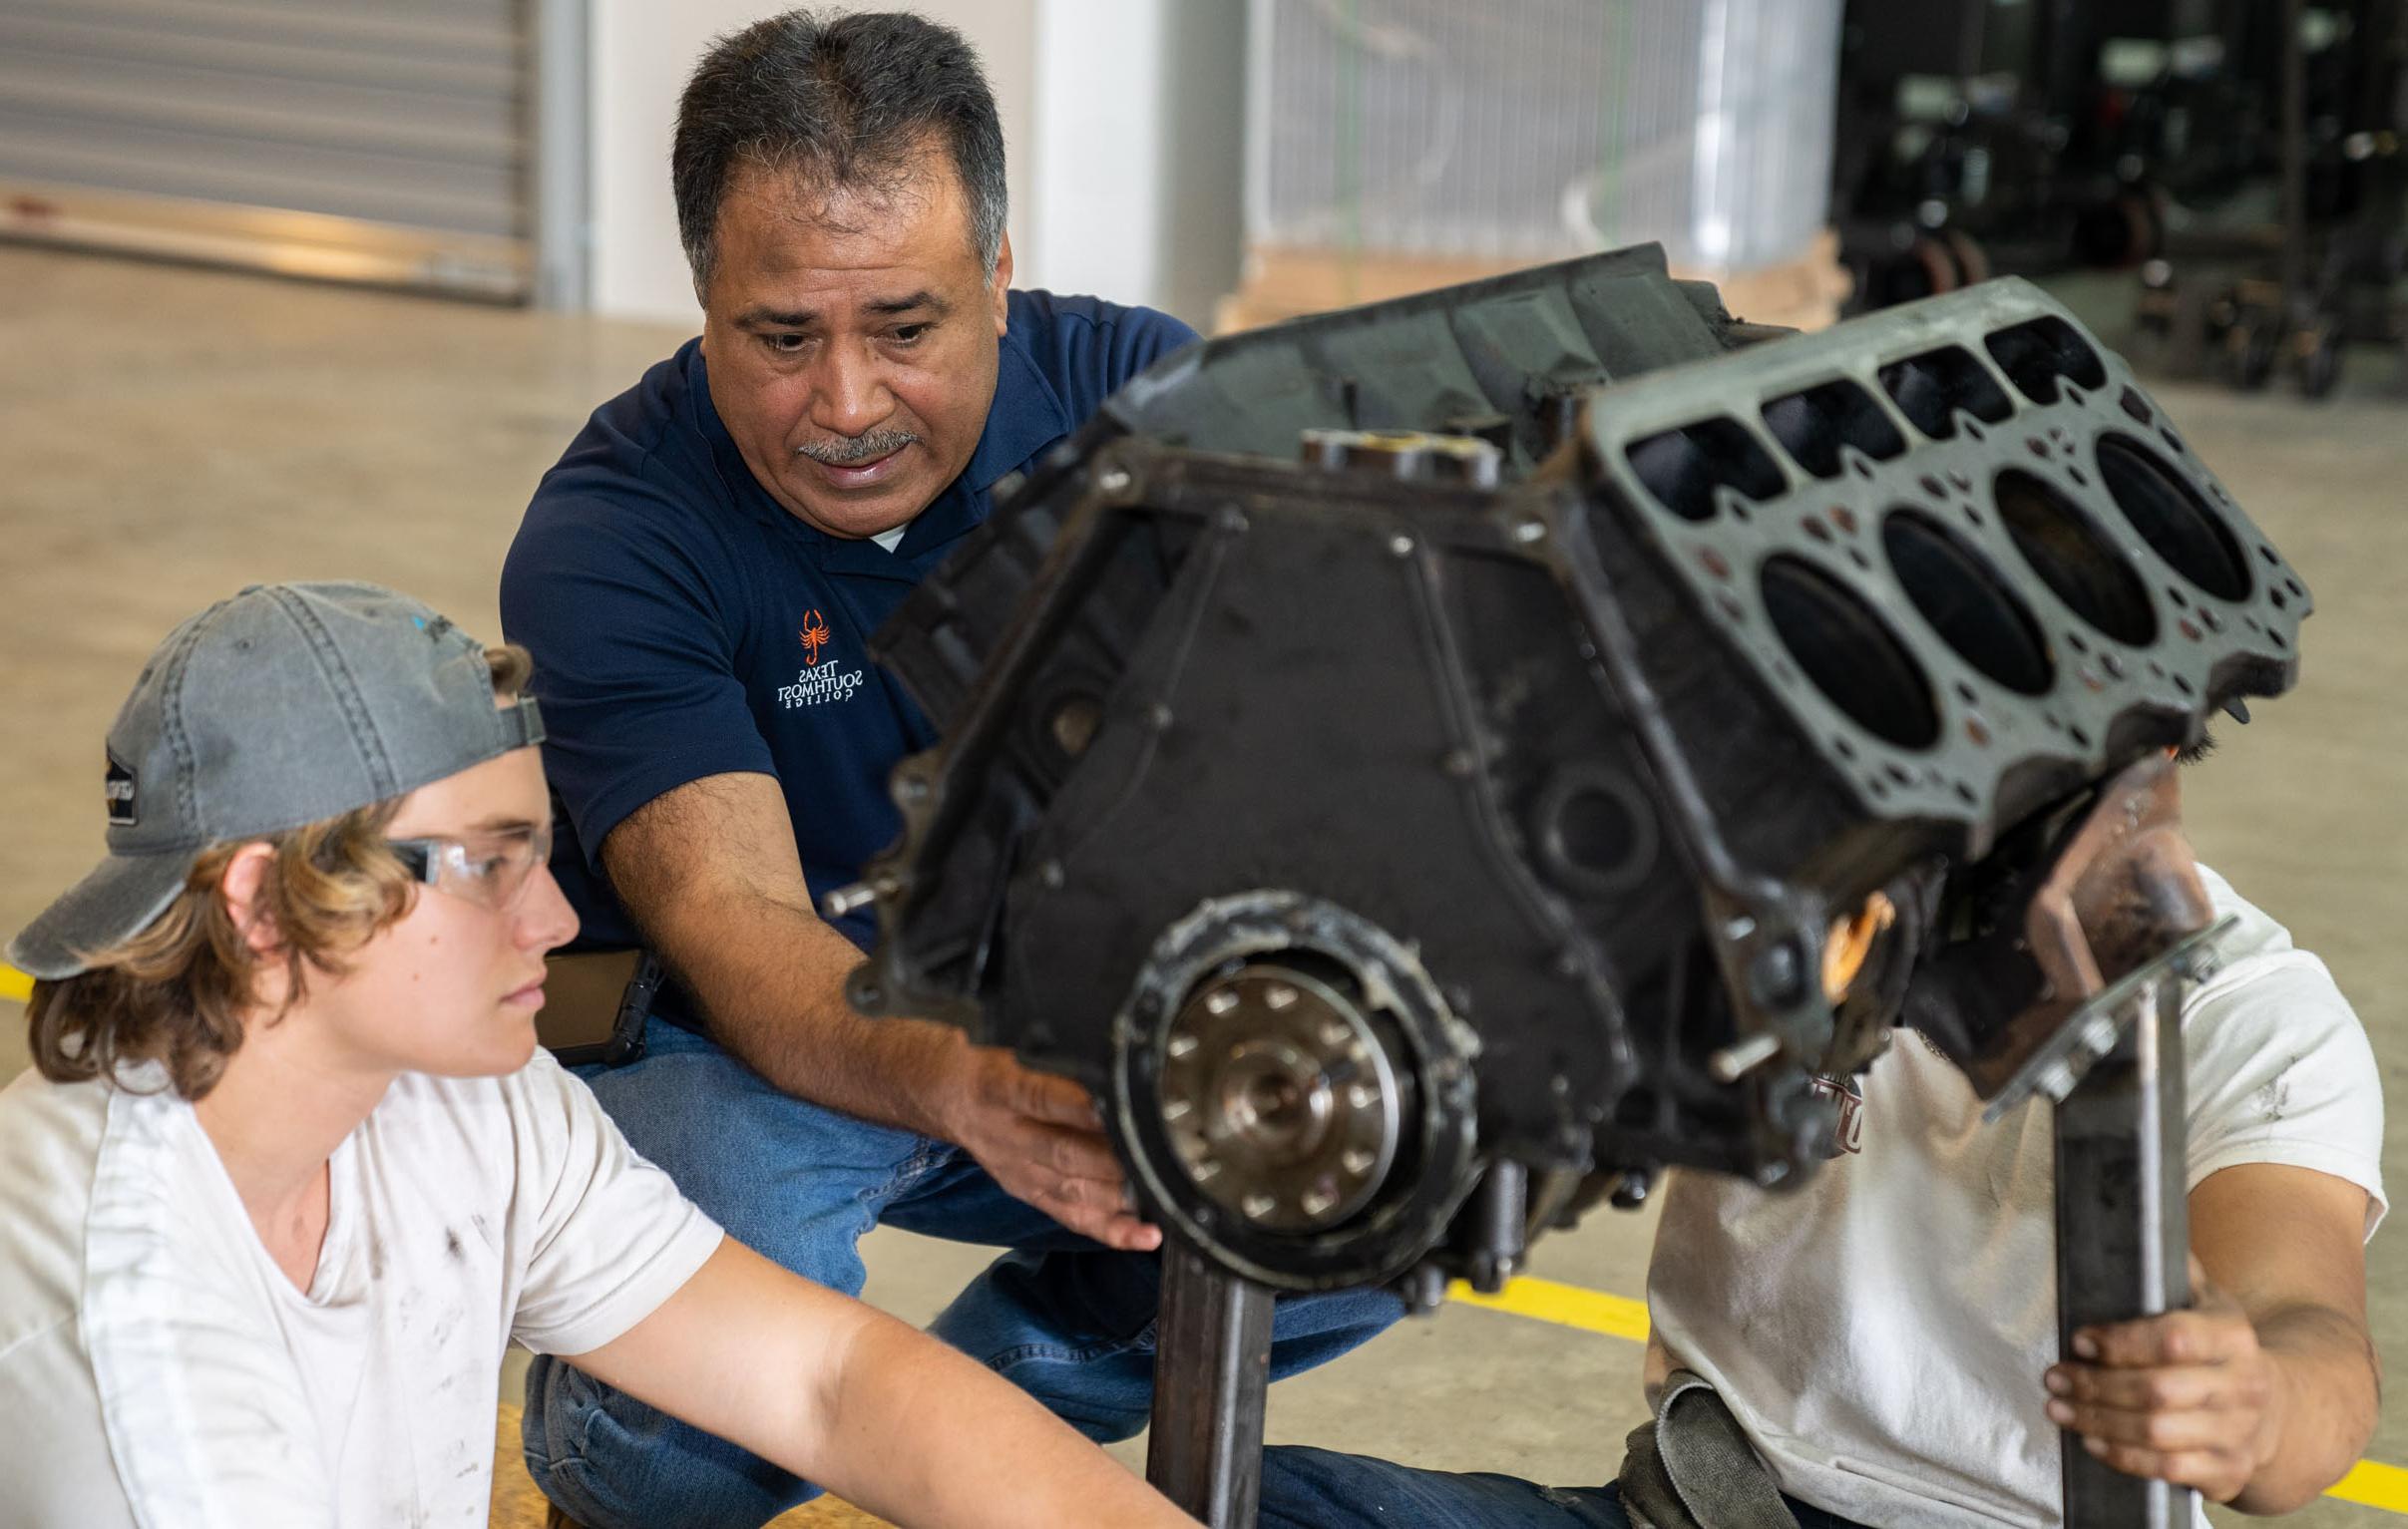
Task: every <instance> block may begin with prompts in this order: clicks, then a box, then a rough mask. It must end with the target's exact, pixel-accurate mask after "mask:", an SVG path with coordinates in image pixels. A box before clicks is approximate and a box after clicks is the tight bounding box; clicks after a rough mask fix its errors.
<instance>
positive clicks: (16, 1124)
mask: <svg viewBox="0 0 2408 1529" xmlns="http://www.w3.org/2000/svg"><path fill="white" fill-rule="evenodd" d="M164 1080H165V1079H164V1074H163V1073H162V1072H161V1071H160V1070H159V1069H157V1068H155V1067H150V1068H144V1069H141V1071H140V1072H139V1073H137V1074H133V1075H130V1076H129V1082H134V1081H140V1082H143V1083H145V1084H151V1083H161V1082H164ZM331 1172H332V1176H331V1183H330V1192H331V1198H332V1204H331V1212H330V1218H329V1220H328V1223H327V1227H326V1238H325V1243H324V1246H323V1248H322V1250H321V1251H320V1253H319V1255H318V1267H317V1275H316V1279H315V1281H314V1283H313V1284H312V1286H311V1288H310V1290H309V1293H308V1294H307V1295H303V1294H302V1293H301V1292H300V1291H299V1290H297V1289H295V1288H294V1286H293V1284H292V1282H291V1281H289V1280H287V1279H286V1278H285V1277H284V1275H283V1274H282V1273H281V1272H280V1271H279V1270H278V1269H277V1268H276V1266H275V1264H274V1262H273V1261H272V1260H271V1259H270V1258H269V1257H268V1254H267V1250H266V1248H265V1247H264V1246H263V1245H262V1244H261V1243H260V1241H259V1238H258V1236H257V1234H256V1232H255V1231H254V1230H253V1229H252V1226H251V1223H250V1220H249V1218H248V1216H247V1215H246V1214H245V1213H244V1211H243V1208H242V1204H241V1201H240V1200H239V1199H238V1198H237V1197H236V1195H235V1193H234V1186H233V1183H232V1181H231V1180H230V1179H228V1178H227V1177H226V1173H225V1169H224V1166H223V1164H222V1163H221V1162H220V1161H219V1160H218V1157H217V1153H216V1150H215V1148H214V1147H213V1146H212V1145H211V1143H210V1142H209V1139H208V1137H207V1136H206V1135H205V1134H204V1133H203V1132H202V1130H201V1123H200V1121H199V1119H198V1118H197V1117H196V1116H195V1115H194V1113H193V1108H192V1106H191V1105H189V1104H186V1103H184V1102H183V1101H181V1100H179V1099H177V1098H176V1097H175V1096H174V1095H173V1094H171V1093H168V1092H166V1091H164V1090H162V1091H159V1092H135V1091H132V1090H130V1089H126V1088H117V1087H111V1086H108V1085H106V1084H102V1083H97V1082H94V1083H76V1084H67V1085H61V1084H56V1083H51V1082H48V1081H46V1080H44V1079H43V1078H41V1077H40V1076H38V1075H37V1074H35V1073H32V1072H27V1073H25V1074H24V1075H22V1076H20V1077H19V1078H18V1079H17V1080H16V1081H15V1082H14V1083H12V1084H10V1085H9V1087H8V1088H7V1089H6V1090H4V1091H0V1483H5V1485H0V1529H20V1526H23V1529H33V1526H40V1529H69V1526H72V1529H127V1526H133V1525H140V1526H142V1529H333V1526H338V1525H339V1526H343V1529H405V1526H406V1529H449V1526H460V1529H467V1526H480V1529H481V1526H482V1525H483V1524H484V1523H485V1521H486V1517H487V1515H488V1513H489V1511H490V1508H491V1493H492V1476H493V1448H494V1409H495V1402H496V1400H497V1399H498V1398H497V1395H496V1391H497V1388H498V1384H499V1367H500V1363H501V1359H502V1354H503V1350H504V1348H505V1347H506V1346H507V1344H508V1343H509V1341H510V1340H511V1339H513V1338H516V1339H517V1340H518V1341H520V1342H522V1343H525V1344H526V1345H527V1346H528V1347H530V1348H534V1349H537V1350H539V1351H545V1352H555V1353H578V1352H583V1351H584V1350H586V1349H590V1348H594V1347H597V1346H599V1345H601V1344H602V1343H605V1342H608V1341H609V1340H610V1339H612V1338H617V1337H618V1336H619V1335H620V1334H622V1333H624V1332H626V1331H627V1330H628V1329H629V1328H631V1327H633V1326H634V1325H635V1324H636V1323H637V1322H639V1321H641V1320H642V1319H643V1318H644V1317H646V1316H648V1315H649V1314H650V1313H651V1312H652V1311H653V1310H655V1309H656V1308H657V1307H659V1305H660V1304H661V1303H662V1302H663V1301H665V1300H667V1299H668V1297H669V1296H670V1295H671V1294H673V1293H674V1292H675V1291H676V1290H677V1288H678V1287H679V1286H681V1285H683V1284H684V1283H685V1282H686V1281H687V1280H688V1279H690V1278H692V1276H693V1274H694V1272H695V1271H696V1270H697V1269H699V1268H701V1266H702V1264H703V1261H704V1260H706V1259H707V1258H709V1257H710V1255H711V1253H712V1251H713V1250H714V1249H716V1248H717V1247H718V1244H719V1237H720V1233H719V1230H718V1228H717V1227H715V1226H713V1225H712V1224H711V1223H710V1221H709V1220H708V1219H707V1218H705V1217H704V1216H703V1215H702V1213H701V1212H700V1211H698V1210H696V1209H694V1207H693V1206H692V1205H690V1204H688V1203H687V1202H686V1201H685V1199H684V1198H683V1197H682V1196H680V1195H679V1194H678V1193H677V1191H676V1189H675V1187H674V1186H672V1185H671V1184H670V1183H669V1181H668V1178H667V1176H666V1175H664V1174H662V1173H661V1172H660V1171H659V1170H658V1169H656V1168H653V1167H652V1166H651V1165H649V1164H648V1163H645V1162H644V1161H643V1160H642V1159H641V1158H639V1157H637V1156H636V1155H635V1153H634V1152H633V1150H632V1149H631V1148H629V1147H628V1146H627V1144H626V1141H625V1139H624V1138H623V1137H621V1136H620V1135H619V1133H618V1129H617V1127H615V1126H613V1125H612V1124H611V1123H610V1121H609V1119H608V1117H606V1116H605V1115H603V1114H602V1109H601V1107H600V1106H599V1105H598V1104H596V1103H595V1100H594V1095H593V1094H592V1093H591V1092H590V1091H589V1090H588V1089H587V1088H586V1085H585V1084H584V1083H582V1082H580V1081H578V1080H577V1079H576V1078H574V1077H571V1076H570V1075H569V1074H567V1073H565V1072H563V1071H562V1070H561V1068H560V1066H559V1065H558V1064H557V1063H556V1062H555V1061H554V1060H553V1059H552V1057H551V1055H550V1053H547V1052H538V1053H537V1055H536V1058H535V1060H534V1061H532V1062H530V1063H529V1064H528V1065H527V1066H526V1067H525V1068H523V1069H521V1070H520V1071H519V1072H516V1073H514V1074H512V1075H510V1076H508V1077H503V1078H477V1079H449V1078H434V1077H426V1076H422V1075H419V1074H415V1073H409V1074H404V1075H402V1076H401V1077H399V1078H398V1079H396V1080H395V1081H394V1083H393V1086H392V1088H391V1089H390V1091H388V1092H387V1093H386V1095H385V1097H384V1099H383V1101H382V1102H380V1103H379V1104H378V1105H377V1107H376V1109H375V1111H374V1112H373V1113H371V1114H370V1115H369V1116H368V1118H367V1119H366V1120H364V1121H362V1122H361V1123H360V1125H359V1127H358V1129H356V1130H354V1131H353V1132H352V1133H351V1135H350V1136H349V1137H348V1138H346V1139H345V1140H344V1142H343V1144H342V1146H341V1147H339V1148H338V1149H336V1151H335V1154H334V1157H333V1159H332V1164H331Z"/></svg>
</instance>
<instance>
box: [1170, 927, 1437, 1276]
mask: <svg viewBox="0 0 2408 1529" xmlns="http://www.w3.org/2000/svg"><path fill="white" fill-rule="evenodd" d="M1160 1088H1161V1099H1162V1116H1163V1123H1164V1125H1165V1126H1166V1127H1167V1128H1168V1129H1169V1132H1170V1140H1171V1145H1172V1149H1173V1150H1174V1151H1175V1152H1176V1153H1177V1154H1178V1158H1179V1161H1180V1163H1181V1164H1182V1165H1183V1166H1184V1167H1185V1168H1186V1170H1187V1174H1188V1177H1189V1178H1190V1179H1191V1180H1192V1181H1193V1182H1194V1183H1195V1185H1196V1187H1197V1188H1198V1189H1200V1190H1202V1191H1203V1193H1204V1194H1205V1196H1206V1197H1207V1198H1209V1199H1210V1200H1212V1201H1213V1202H1214V1203H1215V1204H1217V1205H1220V1206H1222V1207H1223V1208H1225V1209H1228V1210H1232V1211H1235V1212H1237V1213H1238V1214H1239V1215H1240V1216H1243V1217H1245V1218H1246V1220H1247V1221H1248V1222H1250V1223H1252V1224H1253V1225H1255V1226H1258V1227H1262V1228H1264V1229H1266V1230H1270V1231H1283V1232H1296V1231H1309V1230H1313V1229H1316V1228H1320V1227H1327V1226H1335V1225H1336V1224H1338V1223H1339V1222H1342V1221H1344V1220H1346V1218H1348V1217H1349V1216H1352V1215H1354V1214H1355V1213H1356V1212H1357V1211H1359V1210H1361V1209H1363V1207H1364V1206H1365V1205H1367V1204H1369V1203H1370V1201H1371V1199H1372V1197H1373V1195H1375V1194H1376V1193H1377V1192H1378V1191H1379V1188H1380V1185H1381V1181H1382V1180H1383V1179H1384V1178H1385V1177H1386V1175H1387V1173H1388V1170H1389V1168H1390V1166H1391V1165H1392V1164H1393V1163H1395V1161H1396V1158H1397V1147H1398V1142H1399V1139H1400V1137H1401V1135H1402V1133H1403V1129H1404V1120H1403V1104H1402V1100H1401V1097H1400V1092H1399V1089H1398V1086H1397V1066H1396V1059H1395V1058H1394V1057H1393V1056H1391V1055H1390V1053H1389V1049H1388V1046H1387V1045H1386V1044H1385V1043H1384V1042H1383V1041H1382V1040H1381V1038H1380V1036H1379V1034H1378V1033H1377V1032H1376V1031H1375V1030H1374V1028H1373V1027H1372V1023H1371V1020H1370V1018H1369V1016H1367V1015H1366V1014H1365V1013H1364V1012H1363V1011H1362V1009H1361V1007H1360V1006H1359V1005H1358V1004H1357V1003H1356V1002H1355V1001H1354V1000H1353V999H1351V998H1349V997H1348V996H1346V995H1345V994H1343V993H1341V992H1340V991H1339V990H1338V989H1336V988H1335V987H1333V986H1331V985H1330V984H1329V983H1326V982H1323V981H1321V980H1320V979H1319V978H1317V977H1315V976H1312V975H1310V974H1308V973H1306V972H1304V971H1301V970H1298V969H1296V968H1294V967H1292V966H1289V965H1284V964H1273V963H1268V962H1248V963H1247V964H1244V965H1241V966H1239V967H1238V968H1237V969H1236V970H1235V971H1233V972H1229V973H1227V974H1225V975H1221V976H1217V977H1213V978H1211V979H1209V980H1207V981H1206V982H1205V983H1204V984H1203V985H1201V986H1200V987H1198V988H1197V989H1196V991H1195V992H1194V993H1193V994H1192V995H1191V996H1190V997H1189V998H1188V1001H1187V1002H1186V1004H1185V1005H1183V1006H1182V1007H1181V1008H1180V1010H1179V1012H1178V1014H1177V1015H1176V1016H1174V1017H1173V1019H1172V1021H1171V1025H1170V1030H1169V1033H1168V1035H1167V1036H1166V1037H1165V1040H1164V1044H1163V1056H1162V1062H1161V1085H1160Z"/></svg>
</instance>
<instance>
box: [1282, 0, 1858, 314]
mask: <svg viewBox="0 0 2408 1529" xmlns="http://www.w3.org/2000/svg"><path fill="white" fill-rule="evenodd" d="M1253 6H1254V12H1253V21H1254V25H1253V28H1252V32H1251V40H1250V44H1249V46H1250V48H1251V50H1252V58H1251V60H1250V70H1251V74H1252V80H1251V89H1250V90H1249V92H1248V122H1247V156H1248V159H1247V165H1248V176H1247V189H1246V195H1247V200H1246V233H1247V239H1248V242H1249V244H1250V245H1252V246H1254V247H1258V248H1260V247H1265V246H1307V247H1318V248H1335V249H1368V250H1378V251H1382V252H1394V253H1399V254H1413V255H1460V256H1496V257H1511V258H1524V259H1541V258H1546V257H1550V256H1557V255H1567V254H1573V253H1578V252H1580V251H1583V250H1589V249H1596V248H1602V247H1606V246H1610V245H1618V244H1627V243H1633V242H1638V241H1643V240H1650V239H1655V240H1661V241H1662V242H1663V243H1664V244H1665V246H1666V248H1667V250H1668V251H1669V253H1670V254H1671V256H1672V258H1673V260H1674V262H1675V263H1676V264H1683V265H1691V266H1698V267H1710V268H1715V269H1723V270H1745V269H1749V268H1752V267H1757V266H1762V265H1767V264H1771V263H1774V262H1777V261H1781V260H1786V259H1790V258H1794V257H1795V256H1796V255H1797V254H1798V253H1799V251H1800V250H1802V249H1804V248H1805V247H1806V245H1807V244H1808V242H1809V241H1810V240H1811V239H1812V238H1813V236H1814V233H1815V231H1816V230H1817V229H1819V228H1820V227H1821V225H1822V222H1823V218H1824V211H1825V205H1826V199H1827V196H1826V193H1827V187H1828V183H1829V179H1830V161H1831V134H1832V124H1833V118H1834V112H1835V104H1836V91H1837V63H1838V50H1839V15H1840V0H1498V3H1492V4H1486V5H1476V6H1467V5H1463V4H1461V3H1459V0H1253Z"/></svg>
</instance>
